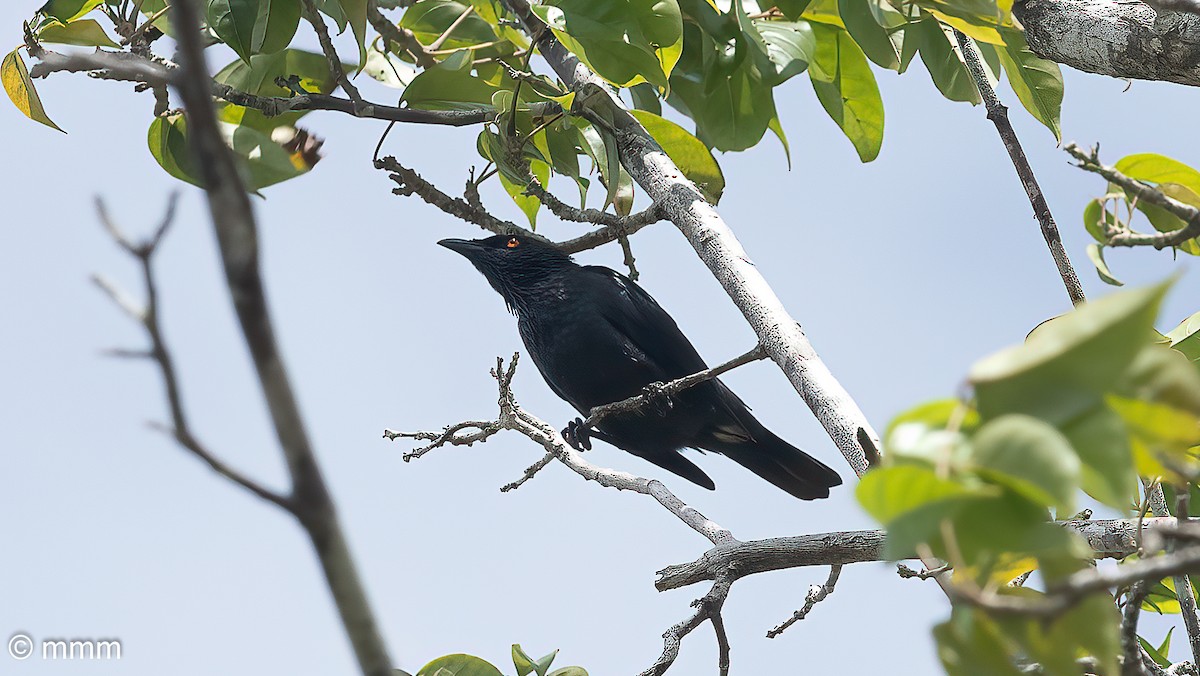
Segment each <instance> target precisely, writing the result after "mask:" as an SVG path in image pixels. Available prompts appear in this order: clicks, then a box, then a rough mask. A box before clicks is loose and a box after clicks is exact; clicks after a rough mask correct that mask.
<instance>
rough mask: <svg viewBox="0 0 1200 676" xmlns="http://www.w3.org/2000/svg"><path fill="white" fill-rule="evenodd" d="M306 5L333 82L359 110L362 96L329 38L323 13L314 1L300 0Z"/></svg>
mask: <svg viewBox="0 0 1200 676" xmlns="http://www.w3.org/2000/svg"><path fill="white" fill-rule="evenodd" d="M300 2H301V3H303V5H304V12H302V14H303V15H304V18H305V19H306V20H307V21H308V23H310V24H312V27H313V30H315V31H316V32H317V41H318V42H320V43H321V52H323V53H324V54H325V60H326V61H328V62H329V74H330V76H332V77H333V81H334V82H336V83H338V84H340V85H341V86H342V91H344V92H346V96H348V97H349V98H350V101H351V102H353V103H354V108H355V110H357V109H358V108H359V107H360V106H362V104H363V98H362V95H361V94H359V93H358V87H355V86H354V83H353V82H351V81H350V77H349V76H348V75H346V69H345V68H343V67H342V59H341V57H339V56H338V53H337V49H336V48H334V46H333V39H332V38H330V37H329V27H328V26H326V25H325V19H324V17H322V16H321V13H320V12H319V11H317V5H316V3H315V2H313V0H300Z"/></svg>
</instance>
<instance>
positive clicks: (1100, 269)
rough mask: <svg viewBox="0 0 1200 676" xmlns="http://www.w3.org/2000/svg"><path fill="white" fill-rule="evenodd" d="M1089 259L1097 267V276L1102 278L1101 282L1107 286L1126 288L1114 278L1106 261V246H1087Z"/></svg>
mask: <svg viewBox="0 0 1200 676" xmlns="http://www.w3.org/2000/svg"><path fill="white" fill-rule="evenodd" d="M1087 255H1088V259H1089V260H1091V261H1092V265H1094V266H1096V274H1097V275H1099V276H1100V280H1101V281H1103V282H1104V283H1105V284H1111V285H1113V286H1125V283H1124V282H1122V281H1121V280H1119V279H1117V278H1116V277H1114V276H1113V274H1112V272H1111V271H1110V270H1109V269H1108V263H1106V262H1105V261H1104V245H1102V244H1095V243H1093V244H1089V245H1087Z"/></svg>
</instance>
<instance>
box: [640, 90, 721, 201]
mask: <svg viewBox="0 0 1200 676" xmlns="http://www.w3.org/2000/svg"><path fill="white" fill-rule="evenodd" d="M630 112H632V113H633V116H634V117H636V118H637V120H638V122H641V123H642V126H643V127H645V128H646V131H648V132H650V135H651V136H653V137H654V140H655V141H658V145H660V146H662V148H663V150H664V151H665V152H666V153H667V157H669V158H671V161H672V162H674V163H675V166H677V167H679V170H680V171H682V172H683V175H684V176H686V177H687V178H688V180H690V181H691V182H693V183H695V184H696V187H698V188H700V190H701V192H703V193H704V196H705V198H706V199H708V201H709V202H711V203H713V204H716V203H717V201H718V200H720V199H721V193H722V192H724V190H725V177H724V175H722V174H721V167H720V166H719V165H718V164H717V160H716V159H714V158H713V156H712V153H711V152H709V150H708V147H707V146H705V145H704V144H703V143H702V142H701V141H700V139H698V138H696V137H695V136H692V135H691V134H690V133H688V131H687V130H686V129H684V128H683V127H681V126H679V125H677V124H675V123H674V122H672V121H670V120H667V119H664V118H661V117H659V116H658V115H655V114H654V113H649V112H646V111H644V110H633V111H630Z"/></svg>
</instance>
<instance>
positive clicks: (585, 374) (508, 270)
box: [438, 235, 842, 500]
mask: <svg viewBox="0 0 1200 676" xmlns="http://www.w3.org/2000/svg"><path fill="white" fill-rule="evenodd" d="M438 244H440V245H442V246H444V247H446V248H447V249H450V250H451V251H455V252H458V253H460V254H462V255H463V256H465V257H466V258H467V260H469V261H471V263H472V264H474V265H475V267H476V268H477V269H478V270H479V271H480V272H482V273H483V276H484V277H486V278H487V280H488V282H489V283H490V284H491V285H492V288H493V289H495V290H496V291H498V292H499V293H500V295H501V296H503V297H504V302H505V303H506V304H507V305H508V309H509V310H510V311H511V312H512V313H513V314H515V315H516V316H517V328H518V329H519V330H520V332H521V340H522V341H524V343H525V348H526V349H527V350H528V352H529V355H530V356H531V357H532V358H533V363H535V364H537V367H538V370H539V371H541V372H542V377H544V378H545V379H546V383H547V384H548V385H550V389H552V390H554V392H555V394H557V395H558V396H560V397H562V398H563V399H565V400H566V401H567V402H569V403H570V404H571V405H572V406H574V407H575V409H576V410H577V411H579V412H580V413H581V414H583V415H585V416H586V415H587V413H588V411H590V410H591V409H592V408H593V407H596V406H600V405H602V404H608V403H612V402H615V401H620V400H622V399H626V398H628V397H631V396H634V395H636V394H639V393H641V392H642V390H643V389H644V388H645V387H646V386H647V385H649V384H650V383H654V382H667V381H670V380H675V379H676V378H681V377H683V376H686V375H689V374H692V373H696V372H698V371H703V370H704V369H706V368H708V367H707V366H706V365H705V363H704V360H703V359H702V358H701V357H700V355H699V353H697V352H696V348H695V347H693V346H692V343H691V342H690V341H688V339H687V337H686V336H684V335H683V332H682V331H680V330H679V327H678V326H676V325H675V320H674V319H672V318H671V315H669V314H667V312H666V311H665V310H663V309H662V308H661V307H659V305H658V303H656V302H655V301H654V299H653V298H651V297H650V294H648V293H646V292H645V291H643V290H642V288H641V287H640V286H638V285H637V284H636V283H635V282H634V281H633V280H631V279H629V278H628V277H626V276H625V275H622V274H620V273H618V272H615V271H613V270H610V269H608V268H605V267H600V266H595V265H583V266H581V265H578V264H577V263H575V262H574V261H573V260H571V257H570V256H568V255H567V254H565V253H563V252H562V251H560V250H559V249H558V248H556V247H555V246H554V245H553V244H550V243H547V242H543V241H541V240H537V239H533V238H530V237H525V236H511V235H497V236H495V237H488V238H486V239H477V240H464V239H444V240H442V241H440V242H438ZM658 409H659V410H657V411H656V410H653V408H651V409H647V408H646V407H643V408H642V409H639V410H638V411H634V412H631V413H623V414H614V415H612V416H609V417H608V418H605V419H603V420H601V422H600V424H599V425H598V429H597V430H595V431H591V432H590V435H591V436H594V437H596V438H597V439H600V440H602V441H607V442H608V443H610V444H612V445H614V446H616V447H618V448H621V449H624V450H626V451H628V452H630V453H632V454H634V455H636V456H638V457H641V458H645V459H646V460H649V461H650V462H652V463H654V464H656V465H658V466H659V467H662V468H663V469H666V470H669V471H671V472H674V473H675V474H678V475H679V476H681V477H683V478H685V479H687V480H688V481H691V482H693V483H695V484H698V485H700V486H703V487H705V488H707V489H710V490H712V489H713V488H715V487H716V486H715V485H714V484H713V481H712V479H710V478H709V477H708V475H707V474H705V473H704V472H703V471H702V470H701V469H700V468H699V467H697V466H696V465H694V464H693V463H692V462H691V461H690V460H688V459H687V458H685V457H683V455H682V454H681V453H680V452H679V451H680V450H681V449H683V448H688V447H690V448H695V449H699V450H703V451H713V452H715V453H720V454H722V455H725V456H728V457H729V458H731V459H732V460H733V461H734V462H736V463H738V464H740V465H742V466H743V467H745V468H747V469H749V470H750V471H751V472H754V473H755V474H757V475H759V476H760V477H762V478H764V479H766V480H767V481H770V482H771V483H773V484H775V485H776V486H778V487H780V488H782V489H783V490H785V491H787V492H788V493H791V494H792V495H794V496H796V497H797V498H800V499H802V500H812V499H814V498H825V497H829V489H830V487H832V486H838V485H840V484H841V483H842V480H841V478H840V477H838V475H837V473H836V472H834V471H833V470H832V469H830V468H829V467H826V466H825V465H824V464H822V463H821V462H820V461H819V460H816V459H815V458H812V457H811V456H809V455H808V454H806V453H805V452H803V451H801V450H800V449H798V448H796V447H794V446H792V445H791V444H789V443H787V442H786V441H784V440H783V439H780V438H779V437H777V436H775V435H774V434H772V433H771V431H770V430H768V429H767V428H765V427H763V426H762V424H761V423H759V422H758V420H756V419H755V418H754V416H753V415H751V414H750V409H749V408H747V407H746V405H745V404H744V403H742V400H741V399H739V398H738V396H737V395H736V394H734V393H733V391H732V390H730V389H729V388H728V387H726V386H725V385H724V384H723V383H722V382H721V381H720V380H718V379H712V380H709V381H706V382H703V383H701V384H699V385H696V386H694V387H691V388H689V389H686V390H684V391H682V392H680V393H678V394H676V395H674V396H672V397H671V398H670V401H669V402H668V405H665V406H660V407H658ZM577 433H578V436H577ZM564 434H565V435H566V436H568V438H569V440H570V441H571V442H572V445H578V444H580V443H582V444H585V445H586V444H588V443H589V442H588V439H587V435H588V434H589V432H588V431H586V430H579V429H578V428H577V427H576V426H575V424H572V425H571V426H569V427H568V432H564ZM571 437H574V438H571Z"/></svg>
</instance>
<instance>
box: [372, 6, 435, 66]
mask: <svg viewBox="0 0 1200 676" xmlns="http://www.w3.org/2000/svg"><path fill="white" fill-rule="evenodd" d="M367 21H369V22H371V25H372V26H374V27H375V30H376V31H378V33H379V34H380V35H381V36H383V39H384V40H387V41H389V42H394V43H396V44H397V45H398V46H399V47H400V48H401V49H403V50H404V51H406V52H408V53H409V54H411V55H412V57H413V60H414V61H416V62H417V65H418V66H420V67H422V68H429V67H431V66H436V65H437V59H435V58H433V57H432V56H430V55H429V54H428V53H427V52H426V51H425V47H424V45H422V44H421V42H420V41H419V40H417V36H415V35H413V32H412V31H410V30H408V29H407V28H401V27H400V26H397V25H396V24H395V23H392V21H390V20H389V19H388V18H387V17H386V16H384V15H383V13H382V12H380V11H379V1H378V0H367Z"/></svg>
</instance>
